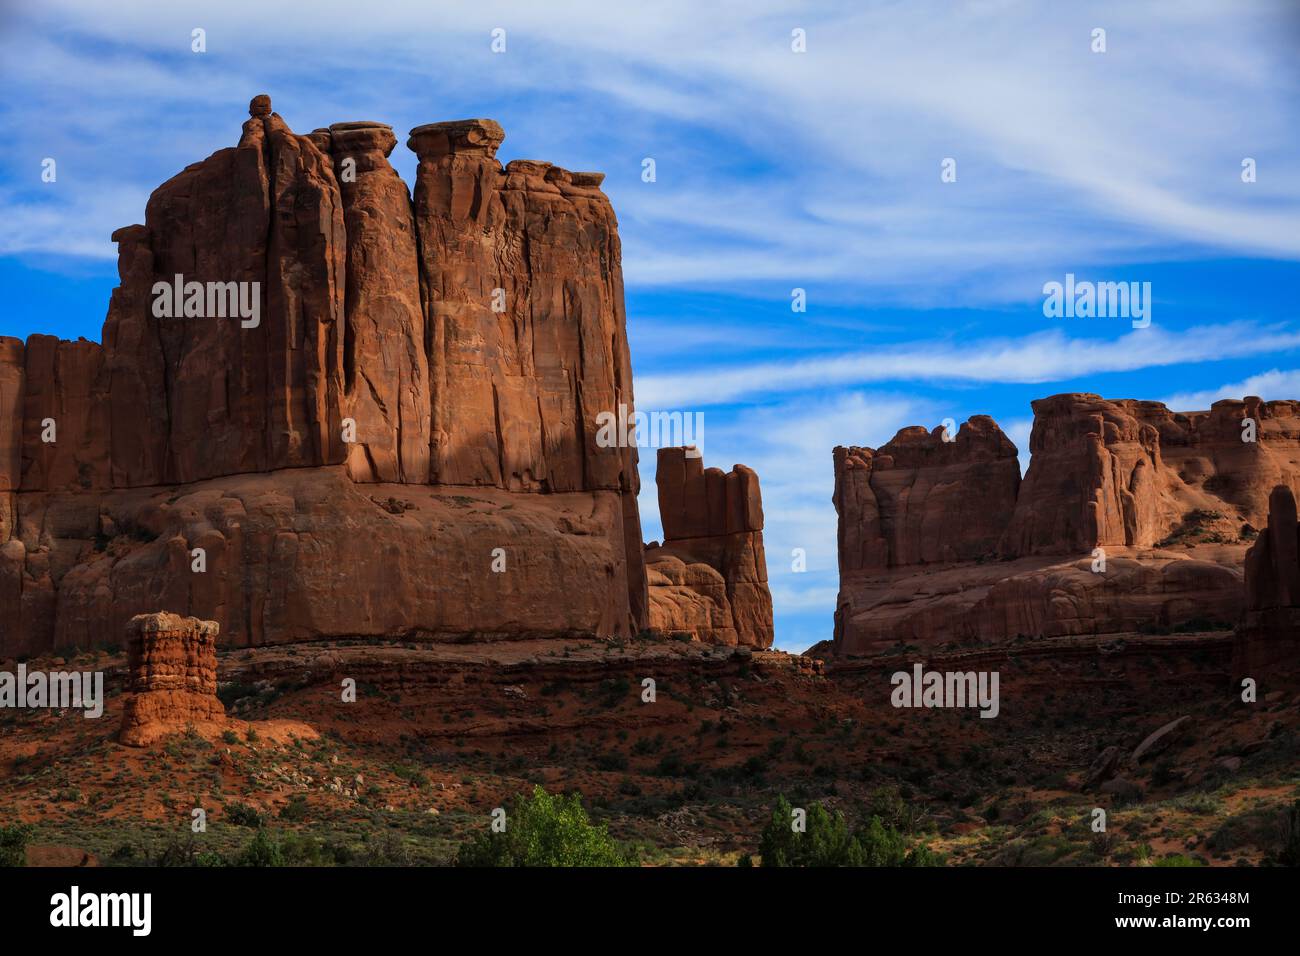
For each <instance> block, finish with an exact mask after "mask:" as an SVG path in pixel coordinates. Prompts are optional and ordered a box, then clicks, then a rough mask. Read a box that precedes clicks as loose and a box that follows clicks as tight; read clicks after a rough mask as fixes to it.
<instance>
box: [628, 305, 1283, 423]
mask: <svg viewBox="0 0 1300 956" xmlns="http://www.w3.org/2000/svg"><path fill="white" fill-rule="evenodd" d="M1098 321H1112V320H1098ZM1297 346H1300V333H1297V332H1292V331H1288V330H1286V329H1282V328H1278V327H1274V326H1269V327H1263V326H1259V325H1257V324H1254V323H1250V322H1230V323H1225V324H1222V325H1213V326H1196V327H1192V328H1188V329H1184V330H1181V331H1172V332H1171V331H1166V330H1165V329H1162V328H1160V327H1159V326H1157V325H1152V326H1150V327H1149V328H1145V329H1133V330H1131V331H1129V332H1128V333H1127V334H1125V335H1121V336H1119V337H1118V338H1115V339H1100V338H1069V337H1068V336H1066V335H1065V333H1064V332H1062V331H1061V330H1060V329H1059V328H1058V329H1054V330H1052V331H1047V332H1042V333H1039V334H1037V335H1031V336H1027V337H1023V338H1020V339H984V340H974V341H968V342H963V343H961V344H952V343H944V342H935V341H917V342H908V343H904V344H902V345H896V346H882V347H880V348H877V349H875V350H873V351H871V352H862V353H857V354H851V355H837V356H830V357H824V358H810V359H801V360H798V361H791V362H762V363H756V364H752V365H747V366H729V367H725V368H695V369H689V370H685V371H682V372H677V373H669V374H659V375H642V376H639V377H638V378H637V382H636V395H637V403H638V407H639V408H642V409H647V410H648V409H652V408H663V409H666V408H677V409H682V408H693V407H695V406H700V405H714V404H721V403H725V402H732V401H737V400H739V399H744V398H748V397H752V396H756V395H763V396H770V395H773V394H778V393H781V392H793V391H801V390H805V389H814V388H827V387H836V386H846V385H864V384H870V383H878V382H904V381H946V382H987V383H1034V382H1051V381H1062V380H1067V379H1073V378H1078V377H1081V376H1086V375H1095V374H1099V373H1103V372H1125V371H1133V370H1135V369H1142V368H1158V367H1161V366H1169V365H1178V364H1181V363H1184V362H1207V361H1216V360H1219V359H1227V358H1239V357H1242V356H1250V355H1258V354H1261V353H1264V354H1267V353H1270V352H1275V351H1280V350H1283V349H1291V348H1296V347H1297Z"/></svg>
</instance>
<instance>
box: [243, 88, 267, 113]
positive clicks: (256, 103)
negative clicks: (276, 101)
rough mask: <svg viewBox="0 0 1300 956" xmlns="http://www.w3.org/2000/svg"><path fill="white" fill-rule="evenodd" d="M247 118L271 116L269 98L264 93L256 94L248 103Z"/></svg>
mask: <svg viewBox="0 0 1300 956" xmlns="http://www.w3.org/2000/svg"><path fill="white" fill-rule="evenodd" d="M248 115H249V116H270V115H271V97H270V96H268V95H267V94H266V93H258V94H257V95H256V96H254V97H253V98H252V99H251V100H249V102H248Z"/></svg>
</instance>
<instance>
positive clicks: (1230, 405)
mask: <svg viewBox="0 0 1300 956" xmlns="http://www.w3.org/2000/svg"><path fill="white" fill-rule="evenodd" d="M1033 408H1034V430H1033V433H1032V435H1031V437H1030V443H1029V448H1030V452H1031V453H1032V455H1033V457H1032V459H1031V460H1030V465H1029V470H1028V472H1027V473H1026V474H1025V482H1024V486H1023V487H1022V489H1021V492H1020V496H1019V498H1018V500H1017V502H1016V510H1015V516H1014V517H1013V519H1012V521H1011V525H1010V527H1009V528H1008V529H1007V534H1006V538H1005V539H1004V540H1003V543H1002V550H1003V553H1004V554H1007V555H1013V556H1014V555H1024V554H1043V553H1047V554H1063V553H1067V552H1070V551H1075V552H1078V551H1085V552H1086V551H1090V550H1091V549H1092V548H1094V547H1096V546H1098V545H1101V546H1103V547H1105V546H1111V545H1121V546H1130V547H1151V546H1153V545H1156V544H1158V543H1160V542H1161V541H1163V540H1165V539H1166V538H1167V537H1169V536H1170V535H1175V534H1177V533H1178V532H1179V531H1181V530H1183V528H1184V525H1185V523H1186V522H1187V521H1188V519H1189V518H1191V519H1192V520H1193V521H1197V522H1198V523H1199V524H1201V525H1204V526H1206V527H1207V528H1209V529H1210V530H1213V531H1218V532H1220V533H1221V534H1222V535H1223V536H1225V537H1229V538H1234V539H1235V538H1236V537H1238V535H1239V534H1240V532H1241V529H1242V527H1243V526H1244V525H1250V526H1251V527H1253V528H1259V527H1262V526H1263V524H1264V522H1266V521H1267V520H1268V494H1269V490H1270V489H1271V488H1272V487H1273V486H1274V485H1276V484H1279V483H1281V484H1287V485H1289V486H1291V487H1293V488H1296V487H1300V403H1297V402H1292V401H1282V402H1263V401H1261V400H1260V399H1258V398H1253V397H1248V398H1246V399H1244V400H1242V401H1235V400H1227V399H1225V400H1223V401H1219V402H1215V403H1214V406H1213V407H1212V408H1211V409H1210V410H1209V411H1207V412H1187V413H1179V412H1172V411H1170V410H1169V409H1168V408H1166V407H1165V406H1164V405H1162V404H1161V403H1160V402H1139V401H1132V400H1123V401H1107V400H1105V399H1102V398H1100V397H1099V396H1097V395H1088V394H1070V395H1054V396H1052V397H1051V398H1045V399H1041V400H1039V401H1036V402H1034V403H1033ZM1247 419H1249V421H1250V422H1253V423H1254V428H1253V430H1254V436H1253V437H1254V438H1255V440H1254V441H1243V436H1245V437H1251V436H1250V435H1249V433H1248V431H1247V429H1246V428H1243V422H1245V421H1246V420H1247Z"/></svg>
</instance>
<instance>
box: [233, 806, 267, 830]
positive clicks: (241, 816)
mask: <svg viewBox="0 0 1300 956" xmlns="http://www.w3.org/2000/svg"><path fill="white" fill-rule="evenodd" d="M225 818H226V822H227V823H233V824H234V825H235V826H237V827H253V828H257V827H260V826H261V825H262V815H261V814H260V813H258V812H257V810H255V809H254V808H253V807H250V806H249V805H248V804H246V803H228V804H226V814H225Z"/></svg>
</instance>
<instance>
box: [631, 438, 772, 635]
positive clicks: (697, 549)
mask: <svg viewBox="0 0 1300 956" xmlns="http://www.w3.org/2000/svg"><path fill="white" fill-rule="evenodd" d="M655 483H656V485H657V486H658V491H659V517H660V520H661V521H662V523H663V528H664V543H663V545H658V544H653V543H652V544H651V545H650V546H649V547H648V548H647V549H646V567H647V572H648V577H649V583H650V626H651V627H652V628H654V629H655V630H658V631H662V632H664V633H685V634H690V635H692V636H693V637H695V638H698V639H699V640H701V641H705V642H706V643H711V644H743V645H747V646H751V647H759V648H763V647H770V646H771V644H772V638H773V624H772V596H771V593H770V592H769V591H768V587H767V559H766V557H765V556H764V553H763V501H762V495H761V493H760V492H759V487H758V475H756V474H755V473H754V471H753V470H752V469H750V468H746V467H745V466H744V465H735V466H733V467H732V470H731V471H729V472H724V471H723V470H722V469H721V468H705V467H704V460H703V458H702V457H701V456H700V455H699V453H698V452H696V453H694V455H692V454H689V453H688V449H686V448H661V449H659V461H658V468H657V470H656V472H655Z"/></svg>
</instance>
